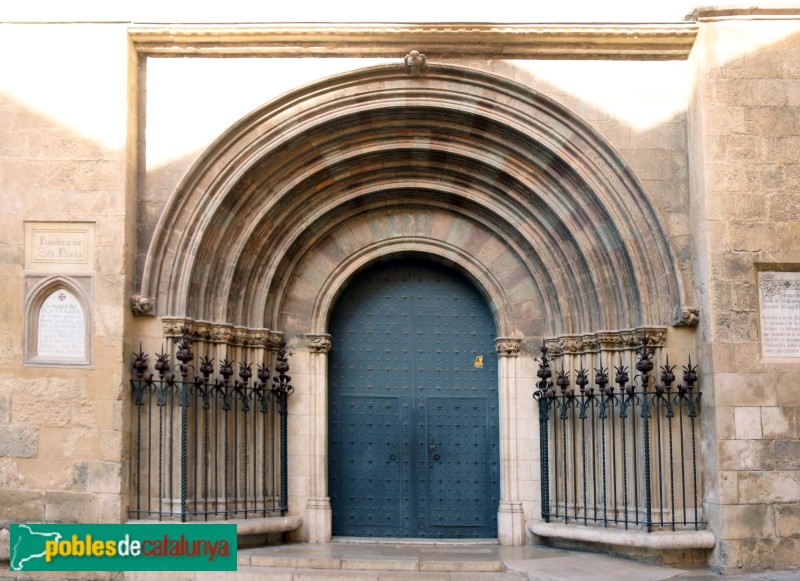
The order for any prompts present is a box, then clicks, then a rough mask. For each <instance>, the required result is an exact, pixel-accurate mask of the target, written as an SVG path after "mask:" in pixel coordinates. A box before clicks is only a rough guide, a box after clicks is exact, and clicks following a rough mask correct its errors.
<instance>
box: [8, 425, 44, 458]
mask: <svg viewBox="0 0 800 581" xmlns="http://www.w3.org/2000/svg"><path fill="white" fill-rule="evenodd" d="M38 444H39V430H38V429H37V428H36V427H35V426H22V425H10V426H3V425H0V456H7V457H12V458H13V457H15V458H32V457H33V456H36V451H37V449H38Z"/></svg>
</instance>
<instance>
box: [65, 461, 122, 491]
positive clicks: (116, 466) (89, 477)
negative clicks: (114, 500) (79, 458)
mask: <svg viewBox="0 0 800 581" xmlns="http://www.w3.org/2000/svg"><path fill="white" fill-rule="evenodd" d="M73 485H74V487H75V488H77V489H78V490H86V491H88V492H103V493H119V492H120V491H121V489H122V472H121V464H120V463H119V462H76V463H75V465H74V467H73Z"/></svg>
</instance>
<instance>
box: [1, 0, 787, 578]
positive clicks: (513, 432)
mask: <svg viewBox="0 0 800 581" xmlns="http://www.w3.org/2000/svg"><path fill="white" fill-rule="evenodd" d="M2 26H3V34H2V35H0V52H2V54H4V55H7V56H8V55H14V58H13V59H12V58H6V59H0V62H2V63H3V64H2V65H0V67H2V68H0V72H2V74H0V191H2V193H3V199H4V200H5V201H6V206H5V208H4V210H5V211H4V212H3V213H2V215H0V225H2V227H1V228H0V277H2V280H3V282H4V283H5V285H4V288H5V291H6V292H5V293H4V295H3V297H2V299H0V313H2V319H3V321H4V325H2V326H1V327H0V378H1V380H0V525H3V524H5V523H8V522H26V521H30V522H36V521H52V522H119V521H121V520H125V519H126V518H127V508H128V490H129V483H130V480H131V478H130V474H129V468H128V463H129V462H128V456H129V453H130V442H131V428H130V417H131V403H130V398H129V395H128V394H129V388H128V387H127V381H128V379H130V376H131V373H130V354H131V353H132V352H133V351H134V350H136V349H138V347H139V345H140V344H141V345H142V346H143V348H144V349H145V351H149V352H153V351H156V350H158V349H159V346H160V345H161V344H162V342H163V341H164V337H165V336H167V337H169V336H174V335H175V334H176V333H177V332H178V331H177V329H178V328H179V327H180V326H182V325H183V324H184V323H187V322H188V323H189V324H190V326H191V332H192V333H193V334H194V335H195V337H197V338H198V339H199V340H201V341H202V342H204V343H205V344H207V345H210V346H213V349H214V350H215V351H214V353H215V354H219V355H223V354H233V355H237V356H238V355H241V354H243V353H251V352H254V351H258V350H268V349H274V347H275V345H276V343H277V341H278V340H279V339H280V338H283V339H286V340H287V341H288V343H289V347H290V349H291V350H292V351H293V352H294V355H293V358H292V361H291V364H292V370H293V372H292V376H293V383H294V385H295V388H296V393H295V394H294V395H293V396H292V398H291V399H290V409H289V434H290V438H289V466H290V469H289V494H290V513H291V514H295V515H301V516H303V517H304V526H303V527H302V528H301V529H300V531H299V532H297V533H295V535H296V538H298V539H306V540H309V541H311V542H326V541H328V540H329V539H330V527H331V509H330V502H329V499H328V498H327V354H328V352H329V350H330V349H331V348H333V349H335V348H336V343H335V339H334V340H332V339H331V337H330V335H329V333H330V331H331V330H330V329H328V328H327V317H328V314H329V312H330V310H331V308H332V305H333V304H334V303H335V301H336V299H337V297H338V295H339V293H340V292H341V289H342V288H343V287H344V286H345V285H346V282H347V281H348V280H349V279H350V277H352V276H353V275H354V273H356V272H357V271H359V270H360V269H362V268H364V267H366V266H368V265H369V264H371V263H373V262H375V261H378V260H382V259H385V258H387V257H391V256H399V255H425V256H428V257H433V258H434V259H435V260H437V261H439V262H441V263H442V264H444V265H447V266H450V267H456V268H459V269H460V270H461V271H463V272H465V273H467V274H468V276H469V277H470V278H471V279H472V280H473V281H474V282H475V283H476V286H478V287H479V288H480V289H481V290H482V291H483V292H484V294H485V295H486V297H487V300H488V303H489V305H490V307H491V309H492V312H493V314H494V316H495V319H496V323H497V329H498V335H499V337H500V338H499V339H498V340H497V350H498V354H499V355H500V358H499V361H500V362H499V368H500V369H499V373H498V377H499V388H500V390H499V391H500V424H501V425H500V442H501V450H502V458H501V460H502V468H501V503H500V506H499V511H498V521H499V523H500V526H499V529H500V532H499V537H500V541H501V542H502V543H504V544H522V543H529V542H535V541H537V538H535V537H534V536H532V535H531V534H530V533H529V532H528V529H527V528H526V526H525V525H526V522H527V521H531V520H536V519H537V518H539V514H540V505H539V500H540V490H539V486H540V482H539V472H538V470H539V453H540V452H539V445H538V443H539V441H538V434H537V430H536V429H535V427H536V422H537V417H538V416H537V411H536V409H535V403H534V401H533V400H532V398H531V394H532V392H533V389H534V382H535V381H536V361H535V357H537V356H538V347H539V346H540V345H541V343H542V341H543V340H544V339H545V338H548V341H549V343H548V344H549V345H551V346H555V347H557V348H558V349H561V350H562V352H563V353H564V354H566V355H568V356H572V357H578V356H580V355H581V354H583V353H589V352H593V350H596V349H599V348H601V347H602V348H603V349H610V350H621V351H624V350H626V349H628V350H630V349H631V348H632V347H634V346H635V344H636V342H637V341H638V340H639V334H640V333H642V332H643V330H646V332H647V333H648V334H649V335H650V336H651V338H654V339H655V338H657V341H658V345H659V347H663V349H664V351H665V352H666V353H669V354H671V355H672V354H674V355H675V356H683V355H685V354H692V356H693V360H694V359H695V357H696V360H697V361H699V363H700V366H701V389H702V391H703V404H704V408H703V413H702V416H701V417H702V422H703V425H702V439H701V456H702V466H703V474H702V481H703V486H704V489H703V491H702V497H703V498H702V500H703V511H704V514H705V515H706V518H707V520H708V521H709V529H710V530H711V531H712V532H713V533H714V535H715V537H716V546H715V548H714V549H713V551H711V552H708V553H702V554H703V555H704V558H705V559H706V562H707V563H708V564H710V565H711V566H714V567H716V568H718V569H721V570H736V569H768V568H774V567H800V560H798V559H799V558H798V555H800V536H798V535H799V534H800V533H798V531H800V525H799V524H798V523H800V492H798V491H800V461H798V457H800V444H798V442H800V391H798V389H797V388H796V384H797V383H798V381H797V380H798V379H800V360H797V359H780V360H773V359H769V358H764V357H763V356H762V349H761V342H760V319H759V312H758V304H759V303H758V286H757V282H758V272H760V271H797V270H800V267H798V265H799V264H800V249H798V245H797V243H796V240H797V237H798V235H800V177H799V176H800V162H799V161H798V160H800V141H799V140H800V138H798V136H797V133H798V131H799V130H800V113H799V112H800V67H799V66H798V63H800V12H799V11H792V10H788V9H786V10H774V11H769V10H761V9H749V10H717V9H703V10H700V11H698V12H697V13H696V14H694V15H693V17H692V19H691V20H689V21H687V22H683V23H677V24H674V25H664V26H638V27H637V26H621V25H620V26H575V27H558V26H546V25H542V26H519V27H517V28H516V29H512V28H513V27H512V28H507V29H504V30H498V29H497V28H495V27H493V26H490V25H475V26H466V25H464V26H458V25H453V26H452V27H447V26H445V27H439V26H421V27H419V28H418V30H416V31H414V32H409V31H408V30H406V29H404V28H403V27H401V26H393V25H385V26H380V27H374V26H373V27H370V26H368V25H364V26H338V27H337V26H336V25H330V26H322V27H315V28H314V29H309V30H307V29H304V28H303V27H302V26H300V25H297V26H295V25H286V26H260V27H259V26H239V27H236V26H226V27H215V26H206V27H189V26H181V25H174V26H144V25H138V24H135V23H126V24H119V23H108V24H24V23H19V24H3V25H2ZM299 39H303V42H306V43H308V46H312V45H313V46H318V47H320V48H319V49H312V48H308V49H304V48H297V46H299V44H298V41H299ZM311 41H313V42H311ZM498 46H503V47H504V49H503V50H502V51H500V52H498V48H497V47H498ZM42 47H44V48H45V50H42ZM428 47H430V48H428ZM323 49H324V51H323ZM414 49H419V51H418V52H417V53H416V54H415V52H413V50H414ZM315 50H319V51H323V52H324V54H322V53H315V52H314V51H315ZM419 53H424V55H422V54H419ZM220 55H224V56H227V57H230V58H226V59H218V58H209V57H216V56H220ZM237 56H246V57H248V58H246V59H244V58H236V57H237ZM317 56H320V57H321V56H324V57H325V58H313V57H317ZM176 57H177V58H176ZM301 57H302V58H301ZM308 57H312V58H308ZM551 59H558V60H551ZM31 72H34V73H35V74H31ZM31 223H36V224H39V225H41V224H48V223H53V224H64V223H81V224H91V225H93V232H94V240H95V242H94V247H93V251H94V254H93V255H92V264H91V265H90V268H89V269H88V270H87V269H85V268H83V267H77V266H75V265H74V264H69V263H63V264H55V266H52V265H51V266H48V267H47V268H42V267H41V266H40V265H37V264H35V263H31V262H30V261H29V260H27V259H26V256H27V255H26V252H29V250H30V248H28V247H29V246H30V242H29V241H27V238H26V235H25V232H26V224H31ZM26 244H27V246H26ZM58 277H61V279H59V278H58ZM59 280H63V281H80V282H79V283H75V287H76V288H80V289H83V290H82V292H84V291H85V292H84V294H83V295H82V296H85V297H87V298H86V303H87V304H88V311H89V312H88V313H87V315H88V316H89V319H88V320H90V321H91V324H90V335H91V336H90V342H89V344H90V345H91V358H90V359H89V364H88V365H87V364H83V365H69V364H65V365H47V366H42V365H37V364H36V361H35V358H34V359H31V358H30V357H29V356H28V354H27V349H28V343H27V342H26V341H27V339H26V336H27V335H26V334H27V333H28V329H29V328H33V329H35V326H34V327H31V325H33V320H34V318H35V317H36V315H37V313H36V308H31V309H28V308H27V307H26V305H36V304H38V303H36V300H35V299H36V288H38V287H37V286H36V285H38V284H45V285H46V284H49V283H53V284H55V285H56V286H58V284H59ZM48 281H49V282H48ZM48 288H49V287H48ZM53 288H55V287H53ZM59 288H60V287H59ZM673 558H674V556H673ZM687 559H688V560H697V559H698V553H697V552H692V553H691V556H690V557H687Z"/></svg>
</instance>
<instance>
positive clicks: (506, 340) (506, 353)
mask: <svg viewBox="0 0 800 581" xmlns="http://www.w3.org/2000/svg"><path fill="white" fill-rule="evenodd" d="M494 344H495V347H496V348H497V354H498V355H499V356H500V357H516V356H517V355H519V351H520V348H521V346H522V339H514V338H511V337H498V338H497V339H495V341H494Z"/></svg>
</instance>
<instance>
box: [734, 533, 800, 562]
mask: <svg viewBox="0 0 800 581" xmlns="http://www.w3.org/2000/svg"><path fill="white" fill-rule="evenodd" d="M799 549H800V539H787V538H782V539H747V540H742V541H741V551H742V569H745V570H759V569H772V570H775V569H777V570H780V569H786V568H789V567H797V566H798V565H800V550H799Z"/></svg>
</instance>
